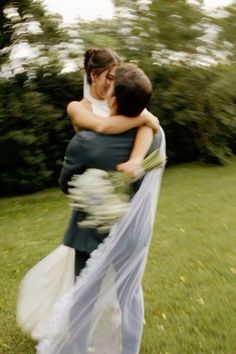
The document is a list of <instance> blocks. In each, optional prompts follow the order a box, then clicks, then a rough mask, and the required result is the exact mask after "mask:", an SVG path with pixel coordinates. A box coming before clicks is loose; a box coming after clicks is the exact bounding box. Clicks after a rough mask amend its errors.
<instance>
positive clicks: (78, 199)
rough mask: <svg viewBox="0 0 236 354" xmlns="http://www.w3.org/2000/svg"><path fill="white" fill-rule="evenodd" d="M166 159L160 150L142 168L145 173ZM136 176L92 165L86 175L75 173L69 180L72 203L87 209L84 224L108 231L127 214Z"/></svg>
mask: <svg viewBox="0 0 236 354" xmlns="http://www.w3.org/2000/svg"><path fill="white" fill-rule="evenodd" d="M163 163H164V161H163V159H162V158H161V157H160V154H159V151H158V150H155V151H154V152H153V153H151V154H150V155H149V156H148V157H146V158H145V159H144V160H143V162H142V164H141V166H140V171H141V174H140V175H143V174H144V173H146V172H148V171H150V170H152V169H153V168H157V167H159V166H160V165H162V164H163ZM132 182H133V181H132V179H131V178H130V177H128V176H126V175H125V174H124V173H122V172H115V171H112V172H111V171H104V170H100V169H95V168H90V169H88V170H86V171H85V172H84V173H83V174H82V175H74V176H73V177H72V180H71V181H70V182H69V183H68V184H69V186H70V187H71V188H69V189H68V192H69V198H70V200H71V201H72V202H70V206H71V207H72V208H76V209H78V210H80V211H83V212H85V213H86V217H85V219H84V220H83V221H80V222H78V225H79V226H80V227H84V228H96V229H97V231H98V232H99V233H108V232H109V231H110V229H111V227H112V226H113V225H114V224H115V223H116V222H117V221H118V220H119V219H120V218H121V217H122V216H123V215H124V214H125V212H126V210H127V208H128V206H129V199H130V195H129V188H130V184H131V183H132Z"/></svg>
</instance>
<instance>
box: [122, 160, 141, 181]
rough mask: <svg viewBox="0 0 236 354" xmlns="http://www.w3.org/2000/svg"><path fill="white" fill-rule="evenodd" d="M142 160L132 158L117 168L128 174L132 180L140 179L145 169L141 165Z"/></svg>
mask: <svg viewBox="0 0 236 354" xmlns="http://www.w3.org/2000/svg"><path fill="white" fill-rule="evenodd" d="M141 162H142V160H138V159H130V160H128V161H126V162H124V163H120V164H119V165H117V166H116V168H117V170H118V171H120V172H123V173H124V174H125V175H126V176H128V177H130V178H131V179H132V180H134V181H135V180H136V179H139V178H140V177H142V175H143V169H142V167H141Z"/></svg>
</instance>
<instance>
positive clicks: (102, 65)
mask: <svg viewBox="0 0 236 354" xmlns="http://www.w3.org/2000/svg"><path fill="white" fill-rule="evenodd" d="M119 64H120V59H119V57H118V55H117V54H116V53H115V52H114V51H113V50H112V49H110V48H98V49H96V48H90V49H87V50H86V52H85V53H84V69H85V72H86V76H87V81H88V84H91V83H92V79H91V73H92V72H93V73H94V74H95V75H97V76H99V75H101V73H103V72H104V71H106V70H107V69H111V68H112V66H114V65H119Z"/></svg>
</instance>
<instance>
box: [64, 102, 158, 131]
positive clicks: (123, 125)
mask: <svg viewBox="0 0 236 354" xmlns="http://www.w3.org/2000/svg"><path fill="white" fill-rule="evenodd" d="M67 113H68V115H69V117H70V118H71V120H72V124H73V125H74V127H77V128H81V129H89V130H93V131H96V132H97V133H103V134H120V133H123V132H125V131H127V130H130V129H132V128H136V127H138V126H142V125H148V126H150V127H151V128H152V129H153V130H154V131H157V130H158V121H157V119H156V118H155V117H154V116H152V115H151V114H147V113H142V114H141V115H139V116H138V117H132V118H128V117H124V116H121V115H117V116H112V117H108V118H107V119H104V118H102V117H100V116H98V115H97V114H95V113H93V112H92V111H91V109H89V107H88V105H87V104H86V101H81V102H77V101H73V102H70V103H69V104H68V106H67Z"/></svg>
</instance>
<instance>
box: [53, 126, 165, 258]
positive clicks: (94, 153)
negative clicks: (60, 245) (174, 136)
mask: <svg viewBox="0 0 236 354" xmlns="http://www.w3.org/2000/svg"><path fill="white" fill-rule="evenodd" d="M135 133H136V129H132V130H129V131H128V132H125V133H122V134H117V135H104V134H98V133H95V132H92V131H85V130H84V131H81V132H79V133H77V134H75V135H74V137H73V138H72V139H71V141H70V143H69V145H68V147H67V150H66V156H65V159H64V164H63V167H62V171H61V174H60V178H59V184H60V187H61V189H62V191H63V192H64V193H68V184H67V183H68V181H70V179H71V177H72V176H73V175H74V174H82V173H83V172H84V171H85V170H86V169H87V168H98V169H103V170H106V171H111V170H116V165H117V164H119V163H121V162H125V161H127V160H128V158H129V155H130V152H131V149H132V145H133V141H134V138H135ZM161 139H162V136H161V132H160V131H159V132H158V133H157V134H156V135H155V137H154V139H153V142H152V145H151V147H150V150H149V153H150V152H152V151H153V150H155V149H157V148H158V147H160V144H161ZM140 184H141V181H137V182H135V183H134V184H133V186H132V189H133V193H134V192H136V191H137V189H138V188H139V186H140ZM84 217H85V213H83V212H80V211H77V210H73V211H72V214H71V217H70V220H69V223H68V227H67V229H66V232H65V236H64V244H65V245H66V246H69V247H72V248H75V249H76V250H79V251H81V252H86V253H91V252H92V251H93V250H94V249H96V248H97V246H98V244H99V243H101V242H102V241H103V239H104V237H105V236H107V234H99V233H98V232H97V231H96V229H91V228H87V229H85V228H80V227H79V226H78V225H77V222H78V221H81V220H83V219H84Z"/></svg>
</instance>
